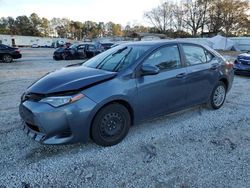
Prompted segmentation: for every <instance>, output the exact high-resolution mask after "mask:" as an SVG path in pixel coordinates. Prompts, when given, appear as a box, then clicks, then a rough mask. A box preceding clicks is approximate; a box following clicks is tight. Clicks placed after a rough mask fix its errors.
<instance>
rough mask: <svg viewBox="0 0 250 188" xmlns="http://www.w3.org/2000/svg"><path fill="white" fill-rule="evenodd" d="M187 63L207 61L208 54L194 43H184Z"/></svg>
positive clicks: (194, 63) (193, 63)
mask: <svg viewBox="0 0 250 188" xmlns="http://www.w3.org/2000/svg"><path fill="white" fill-rule="evenodd" d="M183 50H184V54H185V56H186V63H187V65H196V64H201V63H206V61H207V59H206V54H205V52H204V50H203V48H201V47H199V46H194V45H183Z"/></svg>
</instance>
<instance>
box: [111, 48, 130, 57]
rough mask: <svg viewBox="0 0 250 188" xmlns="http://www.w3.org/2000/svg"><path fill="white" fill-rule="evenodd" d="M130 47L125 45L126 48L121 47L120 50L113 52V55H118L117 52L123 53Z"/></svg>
mask: <svg viewBox="0 0 250 188" xmlns="http://www.w3.org/2000/svg"><path fill="white" fill-rule="evenodd" d="M127 48H128V47H127V46H126V47H124V48H121V49H119V50H117V51H116V52H115V53H113V54H112V56H114V55H116V54H120V53H122V52H123V51H124V50H126V49H127Z"/></svg>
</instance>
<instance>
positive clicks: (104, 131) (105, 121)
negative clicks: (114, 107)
mask: <svg viewBox="0 0 250 188" xmlns="http://www.w3.org/2000/svg"><path fill="white" fill-rule="evenodd" d="M123 127H124V119H123V118H122V116H121V115H120V114H119V113H109V114H106V115H105V116H104V117H103V118H102V120H101V126H100V131H101V132H100V133H101V136H102V137H104V138H114V137H116V136H118V135H119V134H120V133H121V131H122V129H123Z"/></svg>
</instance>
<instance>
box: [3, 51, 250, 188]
mask: <svg viewBox="0 0 250 188" xmlns="http://www.w3.org/2000/svg"><path fill="white" fill-rule="evenodd" d="M52 52H53V49H22V53H23V54H24V57H23V59H20V60H16V61H15V62H14V63H12V64H4V63H0V143H1V144H0V187H156V188H160V187H183V188H184V187H185V188H188V187H249V185H250V157H249V156H250V115H249V112H250V92H249V91H250V77H240V76H236V77H235V81H234V84H233V88H232V90H231V91H230V93H229V94H228V96H227V99H226V102H225V105H224V106H223V108H222V109H220V110H216V111H214V110H210V109H207V108H205V107H194V108H191V109H188V110H185V111H181V112H178V113H174V114H171V115H166V116H164V117H160V118H157V119H154V120H151V121H147V122H144V123H142V124H140V125H136V126H133V127H132V128H131V129H130V132H129V134H128V136H127V137H126V138H125V140H124V141H123V142H122V143H120V144H118V145H116V146H113V147H108V148H103V147H99V146H97V145H95V144H94V143H92V142H90V143H88V144H74V145H64V146H61V145H60V146H51V145H41V144H39V143H36V142H35V141H33V140H32V139H30V138H29V137H27V136H26V135H25V133H24V132H23V131H22V130H21V121H20V117H19V115H18V104H19V100H20V95H21V94H22V92H23V91H24V90H25V88H26V87H27V86H29V85H30V84H31V83H32V82H34V81H35V80H36V79H38V78H39V77H41V76H42V75H43V74H45V73H46V72H49V71H52V70H55V69H58V68H60V67H63V66H66V65H68V64H70V63H77V62H81V61H82V60H77V61H70V62H69V61H59V62H57V61H54V60H52V58H51V57H52Z"/></svg>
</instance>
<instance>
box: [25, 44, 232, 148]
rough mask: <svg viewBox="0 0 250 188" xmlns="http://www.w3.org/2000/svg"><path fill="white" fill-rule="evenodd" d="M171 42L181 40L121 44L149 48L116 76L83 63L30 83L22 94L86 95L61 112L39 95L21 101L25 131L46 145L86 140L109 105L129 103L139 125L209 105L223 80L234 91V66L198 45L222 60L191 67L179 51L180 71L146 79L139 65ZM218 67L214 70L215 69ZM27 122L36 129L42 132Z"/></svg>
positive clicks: (127, 105) (127, 104) (135, 122)
mask: <svg viewBox="0 0 250 188" xmlns="http://www.w3.org/2000/svg"><path fill="white" fill-rule="evenodd" d="M171 44H175V45H178V46H180V45H181V44H182V42H178V41H162V42H138V43H133V44H124V45H121V48H123V46H127V45H133V46H137V45H149V46H150V49H149V50H147V51H146V52H145V53H144V54H143V55H142V56H141V57H140V58H138V59H137V60H136V61H135V62H133V64H131V65H130V66H129V67H128V68H126V69H124V70H122V71H120V72H117V73H116V72H110V71H105V70H99V69H94V68H87V67H85V66H84V64H83V65H82V66H75V67H68V68H64V69H61V70H59V71H55V72H53V73H50V74H48V75H46V76H45V77H43V78H41V79H40V80H38V81H37V82H35V83H34V84H33V85H31V86H30V87H29V88H28V89H27V91H26V92H25V94H24V96H26V95H29V93H30V94H31V95H32V94H33V93H35V94H42V95H44V96H42V97H47V96H53V95H56V94H57V93H60V95H67V92H68V91H75V94H76V93H82V94H83V95H84V96H85V97H84V98H82V99H80V100H79V101H76V102H74V103H72V104H66V105H64V106H61V107H57V108H56V107H52V106H50V105H49V104H47V103H42V102H40V98H39V97H38V99H37V100H36V98H32V97H31V98H25V97H24V98H23V97H22V98H23V101H22V102H21V104H20V115H21V117H22V119H23V120H24V121H25V122H26V123H25V126H24V129H25V130H28V132H29V133H28V134H30V135H32V136H34V134H37V135H39V136H38V137H36V138H34V139H35V140H39V141H40V142H41V143H45V144H64V143H73V142H86V141H87V140H88V138H89V135H90V130H91V125H92V121H93V119H94V117H95V115H96V114H97V112H98V111H99V110H100V109H102V108H103V107H104V106H105V105H107V104H110V103H113V102H119V103H121V104H123V105H125V106H126V107H127V108H128V109H129V112H130V114H131V117H132V121H133V124H137V123H139V122H141V121H143V120H145V119H148V118H152V117H157V116H159V115H162V114H165V113H170V112H175V111H177V110H179V109H183V108H185V107H187V106H192V105H197V104H203V103H206V102H207V101H208V100H209V96H210V94H211V92H212V89H213V87H214V86H215V85H216V84H217V83H218V82H219V81H220V80H221V79H225V80H226V81H227V82H228V90H229V89H230V88H231V86H232V81H233V69H232V67H231V68H230V67H227V65H226V61H225V60H224V59H223V58H222V57H221V56H220V55H218V54H216V52H214V51H213V50H211V49H209V48H207V47H204V46H200V47H202V48H205V49H207V50H208V51H210V52H211V53H213V54H214V55H215V56H216V57H217V58H218V59H215V60H213V61H211V62H209V63H204V64H201V65H194V66H187V65H186V61H185V57H184V55H183V52H182V50H180V57H181V65H182V66H181V67H179V68H177V69H172V70H167V71H166V70H164V71H160V72H159V73H158V74H155V75H144V76H143V75H142V72H141V67H142V64H143V62H144V61H145V58H147V57H148V56H149V55H150V54H152V53H153V52H154V51H155V50H157V49H158V48H161V47H163V46H165V45H171ZM115 48H116V47H115ZM117 48H120V47H119V46H118V47H117ZM178 48H179V47H178ZM179 49H181V48H179ZM107 52H108V51H107ZM105 53H106V52H105ZM215 63H216V68H214V67H212V66H214V64H215ZM24 109H26V110H24ZM29 117H30V118H29ZM29 124H34V125H36V126H38V127H39V131H40V132H37V131H36V128H35V127H32V126H30V125H29ZM29 126H30V127H29ZM65 130H67V131H68V130H70V133H71V134H70V135H68V136H62V135H61V134H63V133H64V131H65ZM31 132H32V133H31ZM37 138H39V139H37ZM40 138H41V139H40Z"/></svg>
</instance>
